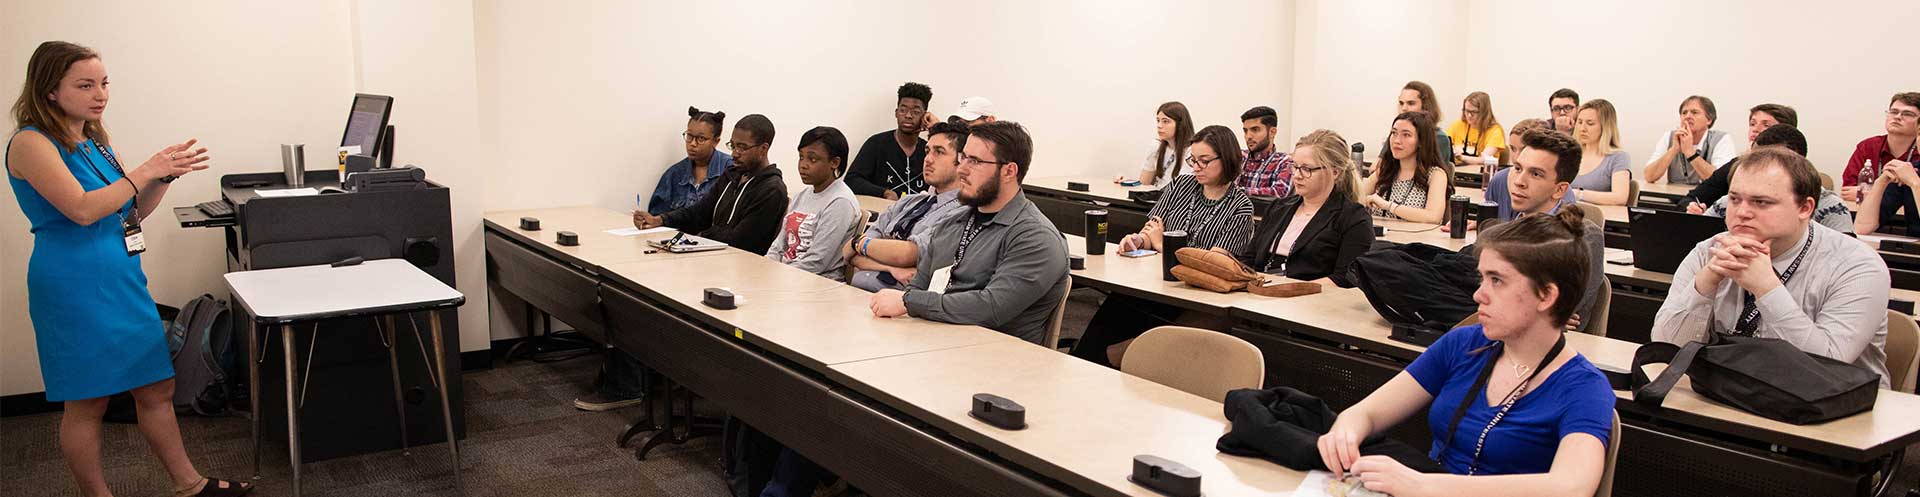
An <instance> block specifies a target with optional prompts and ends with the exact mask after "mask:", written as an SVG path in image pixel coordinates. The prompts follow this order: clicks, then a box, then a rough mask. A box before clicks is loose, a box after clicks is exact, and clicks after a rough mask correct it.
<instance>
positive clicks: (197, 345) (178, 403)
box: [167, 294, 238, 416]
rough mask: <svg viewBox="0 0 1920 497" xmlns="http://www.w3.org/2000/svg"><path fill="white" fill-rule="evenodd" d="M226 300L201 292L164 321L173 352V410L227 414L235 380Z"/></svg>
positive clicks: (169, 346)
mask: <svg viewBox="0 0 1920 497" xmlns="http://www.w3.org/2000/svg"><path fill="white" fill-rule="evenodd" d="M230 319H231V315H230V314H229V312H228V310H227V302H226V301H224V300H220V299H216V298H213V295H208V294H202V295H200V296H199V297H195V298H194V299H193V300H190V301H187V303H186V305H184V306H181V308H180V313H179V315H177V316H175V317H174V318H173V320H172V321H171V322H169V323H167V349H168V350H169V351H170V352H171V353H172V354H173V373H174V390H173V405H174V408H175V409H176V410H181V411H187V410H191V411H192V412H195V413H198V414H200V415H203V416H219V415H224V414H226V413H227V404H228V402H229V401H230V400H231V399H232V395H231V392H232V391H233V390H234V389H233V388H232V386H233V384H234V383H236V382H237V381H236V380H237V379H238V378H237V376H238V375H236V374H233V373H232V372H233V371H235V369H236V363H235V361H234V350H233V327H232V326H231V325H230V323H229V320H230Z"/></svg>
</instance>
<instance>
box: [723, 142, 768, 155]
mask: <svg viewBox="0 0 1920 497" xmlns="http://www.w3.org/2000/svg"><path fill="white" fill-rule="evenodd" d="M760 145H762V144H759V143H740V142H727V150H732V151H734V153H740V152H745V151H748V150H753V147H758V146H760Z"/></svg>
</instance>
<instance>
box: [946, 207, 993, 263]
mask: <svg viewBox="0 0 1920 497" xmlns="http://www.w3.org/2000/svg"><path fill="white" fill-rule="evenodd" d="M991 223H993V217H992V216H988V217H987V218H986V220H984V221H982V220H981V219H980V211H974V212H973V213H971V214H969V215H968V218H967V226H966V227H965V228H964V229H961V230H960V247H959V248H957V249H955V250H954V252H953V265H954V266H959V265H960V261H962V260H966V258H967V247H968V246H970V245H973V237H974V236H976V235H979V234H980V232H981V231H986V229H987V225H988V224H991Z"/></svg>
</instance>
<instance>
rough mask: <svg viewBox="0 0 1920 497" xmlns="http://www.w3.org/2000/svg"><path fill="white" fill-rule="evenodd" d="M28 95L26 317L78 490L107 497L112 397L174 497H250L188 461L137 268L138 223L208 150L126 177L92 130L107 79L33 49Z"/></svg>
mask: <svg viewBox="0 0 1920 497" xmlns="http://www.w3.org/2000/svg"><path fill="white" fill-rule="evenodd" d="M22 88H23V89H24V90H23V92H22V94H21V95H20V96H19V99H18V100H16V101H15V102H14V104H13V118H14V121H15V122H17V123H19V125H20V129H18V130H15V131H14V132H13V133H12V136H11V137H10V138H9V140H8V142H7V155H6V162H5V165H6V170H7V181H8V182H9V183H10V184H11V185H12V186H13V193H14V197H15V199H16V200H18V201H19V203H20V210H21V211H23V212H25V214H26V216H27V220H28V221H29V222H30V223H32V232H33V256H32V259H31V261H30V262H28V265H27V302H28V304H27V307H28V313H29V314H31V316H32V318H33V328H34V338H35V341H36V342H37V348H38V349H39V356H40V374H41V377H42V378H43V379H44V380H45V383H46V388H47V393H46V395H47V400H49V401H54V402H62V403H63V405H64V407H65V413H64V414H62V417H61V419H60V432H59V438H60V450H61V453H62V454H65V456H66V460H67V469H68V470H69V471H71V472H72V473H73V477H74V480H75V483H76V486H77V487H79V490H80V493H81V494H82V495H87V496H107V495H112V491H110V490H109V489H108V488H107V482H106V477H105V475H104V473H103V472H102V469H101V466H100V419H101V416H102V415H103V414H105V412H106V410H107V396H109V395H113V394H116V393H120V392H127V391H131V392H132V394H133V398H134V402H135V405H136V406H137V407H138V413H139V419H140V433H141V435H143V436H144V437H145V438H146V440H147V446H148V447H151V448H152V449H153V452H154V454H155V455H157V456H159V457H160V460H161V462H162V463H164V465H165V466H166V469H167V473H168V475H169V476H171V477H172V479H173V489H174V492H173V493H174V495H175V496H176V497H178V496H188V495H204V496H216V497H226V496H237V495H241V494H245V493H246V492H248V491H249V490H252V487H251V486H250V485H247V484H245V483H241V482H236V481H229V480H221V479H217V478H206V477H204V476H201V475H200V472H199V471H198V470H195V469H194V467H193V462H192V461H191V460H189V459H188V458H187V451H186V448H185V446H184V445H183V444H182V443H181V440H180V425H179V422H178V421H176V420H175V419H174V415H173V365H172V363H171V362H170V359H169V357H168V354H167V344H166V339H165V336H164V331H163V330H162V328H161V325H160V316H159V314H158V313H157V312H156V311H155V310H154V304H153V296H152V295H150V294H148V293H147V277H146V275H145V274H144V273H143V272H142V271H141V268H140V252H143V251H145V250H146V245H145V242H144V239H143V238H142V235H141V234H140V231H139V225H140V220H141V219H144V218H145V217H146V216H147V215H148V214H152V213H153V211H154V210H155V209H157V208H158V207H159V206H160V199H161V197H164V196H166V194H167V184H168V183H169V182H171V181H173V179H175V178H179V177H180V176H183V175H186V174H188V173H191V172H194V171H199V170H202V169H206V168H207V164H205V162H206V161H207V159H208V157H207V155H206V152H207V149H205V148H194V143H195V141H194V140H187V141H186V142H184V143H179V144H175V145H171V146H168V147H166V148H163V149H161V150H160V151H159V152H156V153H154V154H153V156H152V157H150V158H148V159H147V160H146V162H142V163H139V164H137V165H134V167H133V168H132V169H125V168H123V167H122V166H121V164H120V161H119V159H118V158H117V157H116V156H115V154H114V152H113V148H112V147H111V146H110V145H109V143H108V139H107V133H106V130H105V128H104V127H103V126H102V125H101V121H100V117H101V115H102V114H103V113H105V112H106V109H107V67H106V64H105V63H104V62H102V61H101V60H100V55H99V54H98V53H96V52H94V51H93V50H91V49H88V48H86V47H82V46H79V45H75V44H72V43H66V42H59V41H50V42H46V43H42V44H40V47H39V48H37V49H35V50H34V52H33V56H32V57H31V58H29V59H28V61H27V81H26V84H25V85H23V86H22Z"/></svg>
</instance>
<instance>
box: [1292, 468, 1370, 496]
mask: <svg viewBox="0 0 1920 497" xmlns="http://www.w3.org/2000/svg"><path fill="white" fill-rule="evenodd" d="M1335 480H1336V478H1334V476H1333V473H1329V472H1326V471H1321V470H1317V469H1316V470H1313V471H1308V472H1307V477H1306V478H1302V479H1301V480H1300V488H1296V489H1294V490H1293V493H1292V494H1291V495H1293V497H1332V495H1333V494H1332V493H1329V492H1327V484H1329V483H1332V482H1333V481H1335ZM1347 495H1348V496H1349V497H1371V496H1376V495H1387V494H1384V493H1380V492H1375V491H1372V490H1367V489H1364V488H1362V489H1356V491H1355V492H1353V493H1349V494H1347Z"/></svg>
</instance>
